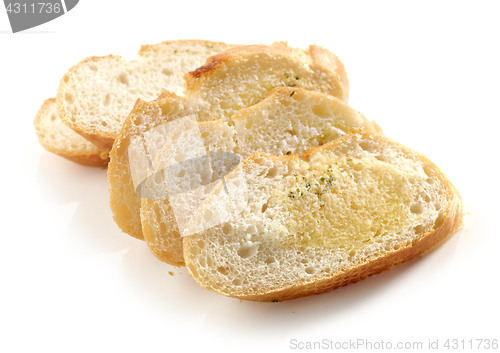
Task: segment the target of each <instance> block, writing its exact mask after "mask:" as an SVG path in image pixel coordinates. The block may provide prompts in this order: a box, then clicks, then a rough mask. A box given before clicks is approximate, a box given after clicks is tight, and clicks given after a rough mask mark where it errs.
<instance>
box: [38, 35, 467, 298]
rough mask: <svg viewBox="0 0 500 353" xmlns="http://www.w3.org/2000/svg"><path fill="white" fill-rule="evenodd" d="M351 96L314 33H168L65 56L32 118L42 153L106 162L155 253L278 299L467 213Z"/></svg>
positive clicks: (383, 263)
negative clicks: (278, 38) (245, 37)
mask: <svg viewBox="0 0 500 353" xmlns="http://www.w3.org/2000/svg"><path fill="white" fill-rule="evenodd" d="M159 92H161V94H160V95H159V96H157V95H158V93H159ZM348 96H349V82H348V79H347V73H346V71H345V68H344V66H343V64H342V63H341V62H340V61H339V60H338V58H337V57H336V56H335V55H333V54H332V53H331V52H329V51H328V50H325V49H323V48H321V47H319V46H316V45H311V46H310V47H309V48H307V49H304V50H302V49H295V48H291V47H289V46H288V45H287V44H286V43H283V42H278V43H274V44H272V45H270V46H265V45H250V46H234V45H228V44H224V43H216V42H208V41H175V42H164V43H160V44H157V45H151V46H143V47H142V48H141V50H140V51H139V58H138V60H136V61H132V62H131V61H127V60H124V59H122V58H121V57H119V56H114V55H110V56H107V57H90V58H87V59H85V60H83V61H82V62H80V63H79V64H77V65H75V66H74V67H72V68H71V69H70V70H69V71H68V73H67V74H65V75H64V77H63V79H62V80H61V84H60V86H59V89H58V93H57V98H56V99H48V100H46V101H45V102H44V104H43V105H42V107H41V108H40V110H39V112H38V114H37V116H36V118H35V128H36V130H37V134H38V137H39V140H40V143H41V144H42V146H44V147H45V148H46V149H47V150H49V151H51V152H54V153H56V154H59V155H61V156H63V157H65V158H67V159H69V160H72V161H74V162H77V163H80V164H84V165H95V166H98V165H100V166H105V165H107V164H108V161H109V165H108V181H109V191H110V206H111V210H112V212H113V218H114V219H115V221H116V223H117V225H118V226H119V227H120V228H121V229H122V230H123V231H124V232H125V233H128V234H130V235H131V236H133V237H136V238H138V239H145V240H146V243H147V245H148V247H149V248H150V250H151V252H152V253H153V254H154V255H155V256H156V257H158V258H159V259H160V260H162V261H164V262H167V263H169V264H171V265H175V266H183V265H185V266H186V267H187V269H188V272H189V273H190V275H191V276H192V277H193V278H194V279H195V280H196V281H197V282H198V283H199V284H200V285H201V286H203V287H205V288H207V289H209V290H212V291H214V292H217V293H219V294H222V295H226V296H230V297H235V298H240V299H244V300H254V301H282V300H289V299H295V298H300V297H304V296H308V295H313V294H320V293H324V292H327V291H330V290H332V289H335V288H338V287H341V286H344V285H347V284H350V283H354V282H357V281H359V280H362V279H364V278H366V277H368V276H371V275H373V274H376V273H380V272H382V271H384V270H388V269H390V268H391V267H392V266H394V265H397V264H399V263H402V262H404V261H408V260H410V259H412V258H414V257H416V256H418V255H420V254H422V253H424V252H425V251H427V250H429V249H431V248H432V247H433V246H435V245H436V244H438V243H440V242H441V241H443V240H444V239H446V238H447V237H448V236H449V235H450V234H452V233H453V232H455V231H456V230H457V229H458V228H460V227H461V226H462V213H463V211H462V201H461V198H460V195H459V193H458V191H457V190H456V189H455V187H454V186H453V185H452V184H451V182H450V181H449V180H448V179H447V178H446V176H445V175H444V174H443V173H442V172H441V171H440V170H439V168H438V167H437V166H436V165H434V164H433V163H432V162H431V161H429V160H428V159H427V158H426V157H425V156H423V155H422V154H420V153H418V152H415V151H413V150H411V149H410V148H408V147H405V146H403V145H401V144H399V143H397V142H395V141H393V140H391V139H389V138H387V137H385V136H384V135H383V133H382V130H381V129H380V127H379V126H378V125H377V124H376V123H375V122H370V121H369V120H367V119H366V118H365V117H364V116H363V115H362V114H360V113H359V112H356V111H355V110H353V109H352V108H350V107H349V106H348V105H347V101H348ZM155 97H157V98H156V99H154V98H155ZM134 102H135V105H134Z"/></svg>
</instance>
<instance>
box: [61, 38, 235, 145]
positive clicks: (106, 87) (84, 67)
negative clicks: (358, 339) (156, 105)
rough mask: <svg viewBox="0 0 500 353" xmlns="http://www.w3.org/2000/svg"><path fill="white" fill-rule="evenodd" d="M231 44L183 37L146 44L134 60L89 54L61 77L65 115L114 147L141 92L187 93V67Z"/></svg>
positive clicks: (91, 138) (148, 95) (72, 125)
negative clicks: (115, 140) (185, 79)
mask: <svg viewBox="0 0 500 353" xmlns="http://www.w3.org/2000/svg"><path fill="white" fill-rule="evenodd" d="M230 47H231V45H229V44H224V43H218V42H210V41H199V40H180V41H170V42H163V43H159V44H155V45H147V46H143V47H141V49H140V50H139V52H138V59H137V60H135V61H129V60H126V59H123V58H121V57H120V56H117V55H108V56H103V57H97V56H94V57H89V58H86V59H85V60H83V61H81V62H80V63H78V64H77V65H75V66H73V67H72V68H70V69H69V71H68V72H67V73H66V74H65V75H64V76H63V78H62V79H61V82H60V85H59V89H58V91H57V104H58V110H59V113H60V115H61V119H62V121H63V122H64V123H65V124H66V125H68V126H69V127H70V128H72V129H73V130H75V131H76V132H78V133H79V134H81V135H82V136H84V137H85V138H86V139H88V140H89V141H91V142H93V143H94V144H96V145H97V146H99V147H101V148H103V149H107V150H108V151H109V150H110V149H111V147H112V146H113V142H114V139H115V138H116V137H117V136H118V134H119V132H120V129H121V127H122V124H123V122H124V120H125V119H126V117H127V116H128V114H129V113H130V110H131V109H132V107H133V106H134V103H135V101H136V100H137V99H138V98H141V99H143V100H152V99H154V98H155V97H157V96H158V94H160V93H161V92H162V90H163V89H165V90H168V91H169V92H172V93H176V94H182V92H183V89H184V81H183V76H184V74H185V73H187V72H189V71H190V70H194V69H195V68H197V67H199V66H200V65H202V64H203V63H204V62H205V60H206V59H207V58H208V57H210V56H211V55H214V54H216V53H219V52H221V51H223V50H226V49H228V48H230Z"/></svg>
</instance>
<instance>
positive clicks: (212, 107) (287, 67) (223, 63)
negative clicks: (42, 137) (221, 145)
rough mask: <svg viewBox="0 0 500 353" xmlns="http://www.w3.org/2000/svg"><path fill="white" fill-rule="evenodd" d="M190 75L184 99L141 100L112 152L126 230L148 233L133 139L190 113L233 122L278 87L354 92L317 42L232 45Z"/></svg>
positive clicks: (113, 182) (117, 206)
mask: <svg viewBox="0 0 500 353" xmlns="http://www.w3.org/2000/svg"><path fill="white" fill-rule="evenodd" d="M185 79H186V91H185V93H184V94H185V95H184V97H182V98H180V97H178V96H176V95H173V94H171V93H168V92H165V93H164V94H162V95H160V96H159V97H158V99H156V100H154V101H151V102H148V103H145V102H143V101H142V100H139V101H138V102H137V103H136V105H135V106H134V109H133V110H132V112H131V113H130V115H129V117H128V118H127V119H126V121H125V123H124V125H123V128H122V130H121V133H120V135H119V137H118V138H117V139H116V141H115V144H114V146H113V149H112V151H111V161H110V165H109V169H108V181H109V185H110V200H111V209H112V211H113V217H114V220H115V222H116V223H117V225H118V226H119V227H120V229H122V230H123V231H124V232H125V233H128V234H130V235H132V236H134V237H136V238H138V239H144V237H143V234H142V228H141V222H140V204H141V202H140V198H139V197H138V196H137V195H136V193H135V189H134V183H133V178H132V175H131V171H130V167H129V154H128V148H129V145H130V143H131V142H132V141H134V140H136V139H137V138H143V135H144V134H145V133H146V132H147V131H149V130H153V129H155V128H156V127H158V126H160V125H163V124H165V123H168V122H171V121H173V120H175V119H178V118H183V117H186V116H190V115H194V116H195V118H196V120H197V121H200V122H201V121H209V120H212V119H220V120H223V121H225V122H228V121H230V119H231V116H232V115H233V114H235V112H237V111H238V110H240V109H242V108H246V107H248V106H251V105H253V104H256V103H258V102H259V101H261V100H262V99H264V98H265V97H266V96H267V94H268V93H269V92H270V91H271V90H272V89H273V88H276V87H282V86H295V87H297V88H304V89H308V90H315V91H320V92H323V93H327V94H330V95H333V96H337V97H338V98H339V99H341V100H343V101H344V102H346V101H347V97H348V91H349V84H348V80H347V74H346V72H345V68H344V66H343V65H342V63H341V62H340V61H339V60H338V58H337V57H336V56H335V55H334V54H332V53H331V52H330V51H328V50H327V49H323V48H321V47H319V46H316V45H311V46H310V47H309V48H307V49H305V50H301V49H294V48H291V47H289V46H288V45H287V44H286V43H281V42H280V43H274V44H272V45H270V46H265V45H252V46H241V47H235V48H232V49H230V50H228V51H225V52H223V53H221V54H218V55H215V56H213V57H211V58H209V59H208V60H207V63H206V65H204V66H202V67H201V68H199V69H197V70H195V71H194V72H190V73H189V74H187V75H186V78H185ZM165 138H166V136H163V139H165Z"/></svg>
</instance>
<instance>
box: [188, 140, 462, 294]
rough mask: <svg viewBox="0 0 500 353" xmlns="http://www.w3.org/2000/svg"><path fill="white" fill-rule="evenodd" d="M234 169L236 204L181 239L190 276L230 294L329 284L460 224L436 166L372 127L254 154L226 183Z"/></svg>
mask: <svg viewBox="0 0 500 353" xmlns="http://www.w3.org/2000/svg"><path fill="white" fill-rule="evenodd" d="M238 173H239V176H238V178H240V184H239V189H242V188H244V187H245V188H246V192H245V193H240V196H241V195H245V196H246V199H245V200H242V199H241V200H239V202H243V201H244V202H245V205H246V207H245V208H244V209H243V211H242V212H239V213H238V212H235V213H234V214H233V215H232V219H230V220H228V221H226V222H224V223H220V224H218V225H215V226H213V227H212V228H210V229H207V230H204V231H202V232H199V233H197V234H195V235H190V236H186V237H184V241H183V245H184V259H185V262H186V266H187V268H188V270H189V273H190V274H191V275H192V277H193V278H194V279H195V280H196V281H197V282H198V283H199V284H200V285H202V286H203V287H205V288H208V289H210V290H213V291H215V292H217V293H220V294H223V295H227V296H231V297H236V298H240V299H245V300H255V301H281V300H288V299H294V298H299V297H304V296H308V295H312V294H320V293H323V292H327V291H330V290H333V289H335V288H338V287H341V286H345V285H347V284H350V283H354V282H357V281H359V280H362V279H364V278H366V277H368V276H371V275H373V274H377V273H380V272H382V271H384V270H388V269H390V268H391V267H392V266H394V265H396V264H399V263H402V262H405V261H408V260H410V259H412V258H414V257H416V256H417V255H419V254H422V253H423V252H425V251H426V250H429V249H430V248H432V247H433V246H435V245H436V244H438V243H439V242H441V241H442V240H443V239H445V238H446V237H447V236H448V235H450V234H451V233H453V232H454V231H455V230H456V229H458V228H459V227H460V226H461V225H462V203H461V199H460V196H459V194H458V192H457V191H456V189H455V188H454V187H453V186H452V184H451V183H450V182H449V181H448V179H447V178H446V177H445V176H444V174H443V173H442V172H441V171H440V170H439V169H438V167H436V166H435V165H434V164H433V163H432V162H430V161H429V160H428V159H427V158H425V157H424V156H423V155H421V154H419V153H417V152H415V151H413V150H411V149H409V148H407V147H404V146H402V145H400V144H398V143H396V142H393V141H391V140H389V139H387V138H385V137H383V136H380V135H372V134H370V133H361V132H352V133H350V134H347V135H345V136H343V137H342V138H340V139H337V140H335V141H333V142H330V143H328V144H326V145H324V146H322V147H319V148H312V149H311V150H309V151H308V152H307V153H306V154H305V155H304V156H303V158H300V157H299V156H298V155H293V156H284V157H275V156H271V155H266V154H262V153H260V154H255V155H252V156H251V157H250V158H248V159H246V160H244V161H243V163H242V164H241V165H240V167H238V168H237V169H235V170H234V171H233V172H232V173H230V174H229V175H228V176H227V177H228V178H227V179H228V180H227V182H226V183H227V188H229V189H231V188H230V186H229V185H230V183H231V179H234V175H236V174H238ZM241 180H243V183H241ZM222 194H224V188H218V189H214V190H213V191H212V193H211V194H210V197H209V198H208V199H207V200H206V202H205V203H204V204H203V205H202V207H201V208H200V209H199V211H198V213H197V214H196V216H197V217H198V218H200V221H201V220H202V221H203V222H210V221H211V219H212V218H216V217H218V216H220V215H219V213H220V209H221V205H220V202H219V201H218V200H219V199H221V197H220V196H221V195H222ZM230 196H231V195H230V194H229V197H230ZM193 219H194V218H193ZM215 223H217V222H215Z"/></svg>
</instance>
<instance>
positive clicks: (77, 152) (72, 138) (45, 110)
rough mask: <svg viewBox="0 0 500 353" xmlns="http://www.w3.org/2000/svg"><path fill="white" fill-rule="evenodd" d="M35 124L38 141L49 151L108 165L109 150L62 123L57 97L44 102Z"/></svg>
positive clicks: (75, 160) (87, 162)
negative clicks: (101, 147)
mask: <svg viewBox="0 0 500 353" xmlns="http://www.w3.org/2000/svg"><path fill="white" fill-rule="evenodd" d="M34 125H35V129H36V134H37V136H38V141H40V144H41V145H42V146H43V148H45V149H46V150H47V151H49V152H52V153H55V154H57V155H59V156H61V157H64V158H66V159H69V160H70V161H73V162H76V163H78V164H83V165H88V166H96V167H104V166H107V165H108V162H109V157H108V151H106V150H103V149H100V148H98V147H97V146H96V145H94V144H93V143H91V142H89V141H87V140H86V139H84V138H83V137H81V136H80V135H78V134H77V133H76V132H74V131H73V130H71V129H70V128H69V127H67V126H66V125H64V124H63V123H62V121H61V119H60V118H59V114H58V113H57V104H56V99H55V98H49V99H47V100H45V102H43V104H42V106H41V107H40V109H39V110H38V113H37V114H36V116H35V121H34Z"/></svg>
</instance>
